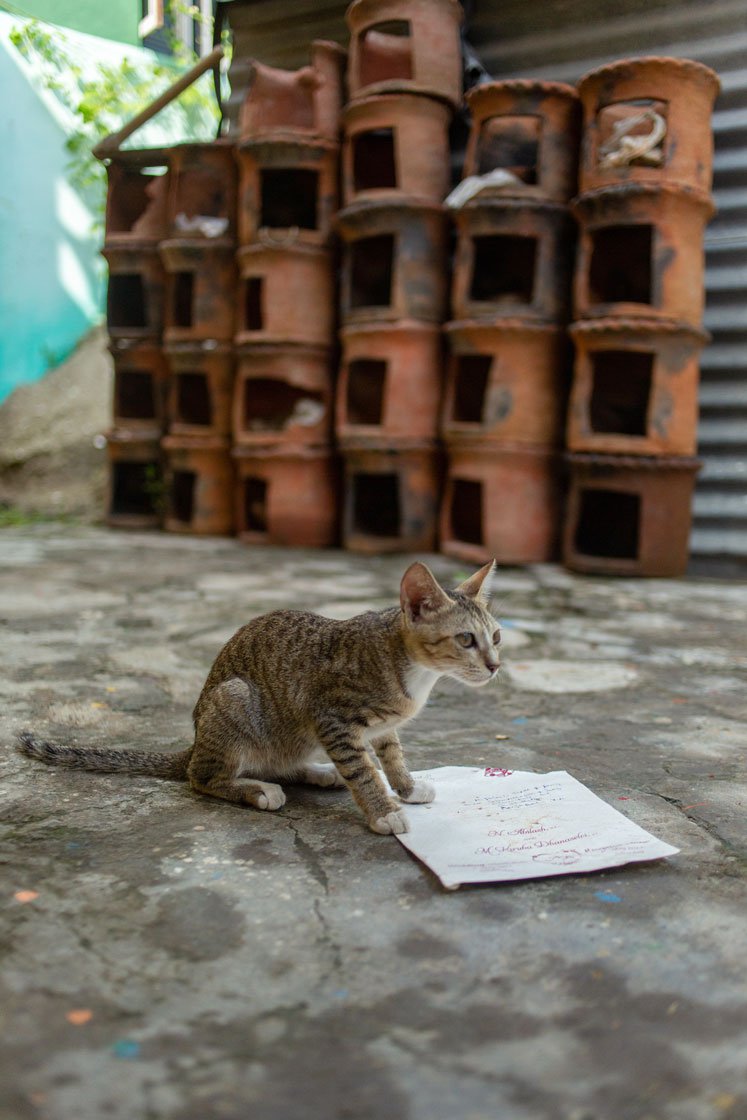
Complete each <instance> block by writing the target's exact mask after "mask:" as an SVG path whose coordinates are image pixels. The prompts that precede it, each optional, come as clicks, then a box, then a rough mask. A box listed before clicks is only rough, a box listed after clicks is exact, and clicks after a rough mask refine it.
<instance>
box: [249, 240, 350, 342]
mask: <svg viewBox="0 0 747 1120" xmlns="http://www.w3.org/2000/svg"><path fill="white" fill-rule="evenodd" d="M237 259H238V265H239V284H238V290H237V303H236V339H235V341H236V345H237V346H244V345H247V344H250V343H252V344H253V343H255V342H277V343H284V342H298V343H302V344H304V345H306V346H330V345H331V344H332V342H333V339H334V329H335V277H334V270H333V264H332V257H331V255H330V253H329V251H328V250H327V249H322V248H317V247H316V246H312V245H304V244H301V243H297V242H294V243H291V244H289V245H287V246H283V245H282V244H277V245H265V244H257V245H244V246H243V247H242V248H241V249H239V251H238V254H237Z"/></svg>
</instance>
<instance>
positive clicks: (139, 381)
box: [110, 339, 169, 439]
mask: <svg viewBox="0 0 747 1120" xmlns="http://www.w3.org/2000/svg"><path fill="white" fill-rule="evenodd" d="M110 350H111V353H112V357H113V359H114V394H113V401H112V419H113V422H114V427H115V428H119V429H126V430H128V431H131V432H137V433H138V434H139V435H140V436H141V437H142V438H143V439H158V438H159V436H160V435H161V433H162V431H163V430H164V428H165V427H166V395H167V386H168V380H169V369H168V365H167V363H166V359H165V357H164V354H163V350H162V349H161V347H160V346H156V345H154V344H152V343H147V342H144V343H134V344H133V343H131V342H129V341H128V340H126V339H116V340H114V341H113V342H112V344H111V346H110Z"/></svg>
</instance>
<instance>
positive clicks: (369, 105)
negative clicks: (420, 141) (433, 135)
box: [342, 86, 453, 125]
mask: <svg viewBox="0 0 747 1120" xmlns="http://www.w3.org/2000/svg"><path fill="white" fill-rule="evenodd" d="M364 88H365V89H366V90H368V89H370V88H371V87H370V86H365V87H364ZM379 105H385V106H386V105H391V106H392V108H394V109H395V110H396V109H400V108H401V109H405V110H410V109H414V110H415V111H416V113H423V114H424V115H425V116H443V115H444V113H447V114H449V115H451V112H452V111H453V106H452V105H451V103H450V102H449V101H447V100H446V99H445V98H441V97H424V96H423V95H422V94H417V93H412V92H408V93H391V92H389V93H387V92H383V93H365V94H363V95H362V96H360V97H356V98H353V99H351V100H350V101H348V103H347V104H346V105H345V108H344V109H343V111H342V120H343V123H344V125H349V124H350V123H351V121H352V120H354V119H355V118H356V117H360V116H365V113H366V111H367V110H368V109H373V108H376V107H377V106H379Z"/></svg>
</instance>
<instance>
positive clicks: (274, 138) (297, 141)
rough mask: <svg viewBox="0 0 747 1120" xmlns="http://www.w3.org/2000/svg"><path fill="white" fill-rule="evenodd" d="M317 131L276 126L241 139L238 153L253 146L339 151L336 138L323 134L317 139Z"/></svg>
mask: <svg viewBox="0 0 747 1120" xmlns="http://www.w3.org/2000/svg"><path fill="white" fill-rule="evenodd" d="M316 136H318V134H316V133H308V132H305V133H304V132H300V131H299V132H294V131H292V130H291V129H288V128H276V129H272V130H271V131H268V132H263V133H262V134H261V136H259V135H255V136H252V137H248V138H247V139H245V140H240V141H239V142H238V144H236V154H237V156H239V155H241V153H242V152H245V151H251V149H253V148H266V147H267V146H268V145H269V146H270V147H277V148H302V149H304V150H306V151H309V152H325V153H329V152H333V153H334V152H339V150H340V145H339V143H338V142H337V141H335V140H327V139H325V138H323V137H321V136H318V138H317V139H315V138H314V137H316Z"/></svg>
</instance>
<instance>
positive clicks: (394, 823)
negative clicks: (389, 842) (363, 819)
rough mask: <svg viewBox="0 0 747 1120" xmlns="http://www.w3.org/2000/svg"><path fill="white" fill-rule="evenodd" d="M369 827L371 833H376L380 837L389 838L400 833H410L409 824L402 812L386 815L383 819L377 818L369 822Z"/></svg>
mask: <svg viewBox="0 0 747 1120" xmlns="http://www.w3.org/2000/svg"><path fill="white" fill-rule="evenodd" d="M368 823H369V827H370V828H371V831H372V832H378V833H379V834H380V835H381V836H391V835H392V833H394V834H395V835H396V834H397V833H400V832H409V831H410V822H409V821H408V819H407V817H406V816H405V814H404V813H403V812H402V810H401V809H400V810H398V811H397V812H394V813H387V815H386V816H385V817H379V819H378V820H375V821H369V822H368Z"/></svg>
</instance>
